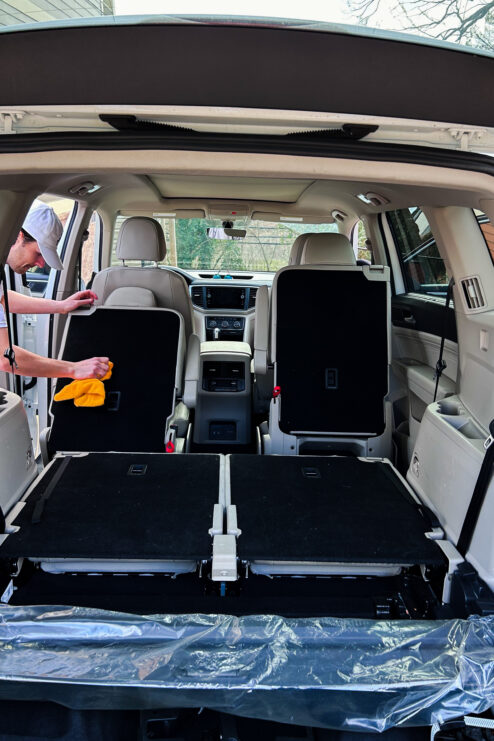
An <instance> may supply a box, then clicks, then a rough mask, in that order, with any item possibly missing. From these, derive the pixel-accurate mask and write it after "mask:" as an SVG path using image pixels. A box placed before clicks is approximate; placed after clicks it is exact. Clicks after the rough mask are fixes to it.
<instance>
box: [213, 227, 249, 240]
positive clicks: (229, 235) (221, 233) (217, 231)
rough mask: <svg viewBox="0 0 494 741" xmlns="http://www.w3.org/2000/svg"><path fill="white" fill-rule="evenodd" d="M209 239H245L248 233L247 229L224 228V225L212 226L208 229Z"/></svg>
mask: <svg viewBox="0 0 494 741" xmlns="http://www.w3.org/2000/svg"><path fill="white" fill-rule="evenodd" d="M206 234H207V235H208V237H209V239H243V238H244V237H245V235H246V234H247V231H246V230H245V229H224V228H223V227H218V226H210V227H209V229H206Z"/></svg>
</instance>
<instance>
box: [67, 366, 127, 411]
mask: <svg viewBox="0 0 494 741" xmlns="http://www.w3.org/2000/svg"><path fill="white" fill-rule="evenodd" d="M112 368H113V363H112V362H111V361H110V363H109V369H108V372H107V373H106V375H104V376H103V378H102V379H101V381H100V380H98V379H97V378H84V379H83V380H82V381H72V383H68V384H67V386H64V387H63V389H62V390H61V391H59V392H58V394H55V396H54V397H53V398H54V400H55V401H67V400H68V399H73V400H74V404H75V406H76V407H100V406H103V404H104V403H105V386H104V384H103V381H107V380H108V379H109V378H111V374H112Z"/></svg>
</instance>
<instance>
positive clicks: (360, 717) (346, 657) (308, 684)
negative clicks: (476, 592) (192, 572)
mask: <svg viewBox="0 0 494 741" xmlns="http://www.w3.org/2000/svg"><path fill="white" fill-rule="evenodd" d="M0 646H1V650H0V679H1V681H0V696H1V697H8V698H14V697H15V698H17V699H44V700H54V701H57V702H61V703H63V704H66V705H69V706H71V707H77V708H90V707H93V708H96V707H97V708H159V707H208V708H211V709H215V710H221V711H226V712H229V713H235V714H238V715H244V716H250V717H257V718H264V719H270V720H276V721H280V722H284V723H296V724H302V725H313V726H322V727H328V728H336V729H346V730H370V731H384V730H386V729H388V728H390V727H392V726H395V725H398V724H403V725H426V724H432V723H434V722H444V721H445V720H447V719H449V718H453V717H457V716H462V715H464V714H467V713H471V712H477V713H478V712H483V711H485V710H486V709H488V708H489V707H490V706H491V705H493V704H494V617H486V618H479V617H471V618H470V619H468V620H450V621H428V622H427V621H409V622H408V621H381V622H374V621H369V620H349V619H347V620H344V619H332V618H326V619H283V618H280V617H276V616H266V615H261V616H249V617H231V616H224V615H219V616H218V615H161V616H151V617H140V616H135V615H127V614H120V613H112V612H104V611H100V610H92V609H83V608H64V607H43V606H41V607H11V606H5V605H4V606H1V607H0Z"/></svg>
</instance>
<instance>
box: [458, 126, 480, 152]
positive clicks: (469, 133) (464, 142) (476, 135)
mask: <svg viewBox="0 0 494 741" xmlns="http://www.w3.org/2000/svg"><path fill="white" fill-rule="evenodd" d="M448 133H449V134H450V136H452V137H453V139H455V141H457V142H458V144H459V145H460V146H459V149H461V151H462V152H468V151H470V148H471V147H472V145H473V144H474V142H477V141H479V140H480V139H482V137H483V136H484V135H485V134H486V133H487V129H448Z"/></svg>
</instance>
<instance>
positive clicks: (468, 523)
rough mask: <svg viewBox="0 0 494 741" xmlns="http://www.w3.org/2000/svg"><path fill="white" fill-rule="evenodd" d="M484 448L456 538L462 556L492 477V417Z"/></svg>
mask: <svg viewBox="0 0 494 741" xmlns="http://www.w3.org/2000/svg"><path fill="white" fill-rule="evenodd" d="M484 448H485V455H484V460H483V461H482V466H481V467H480V471H479V475H478V477H477V481H476V483H475V488H474V490H473V494H472V499H471V500H470V504H469V505H468V510H467V514H466V516H465V520H464V521H463V526H462V528H461V533H460V537H459V538H458V543H457V544H456V548H457V550H458V551H459V552H460V553H461V555H462V556H463V557H465V555H466V554H467V552H468V549H469V548H470V544H471V542H472V538H473V534H474V532H475V528H476V526H477V522H478V519H479V515H480V511H481V509H482V505H483V503H484V499H485V495H486V494H487V489H488V488H489V484H490V482H491V479H492V471H493V468H494V419H493V420H492V422H491V423H490V425H489V437H488V438H487V440H486V441H485V443H484Z"/></svg>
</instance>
